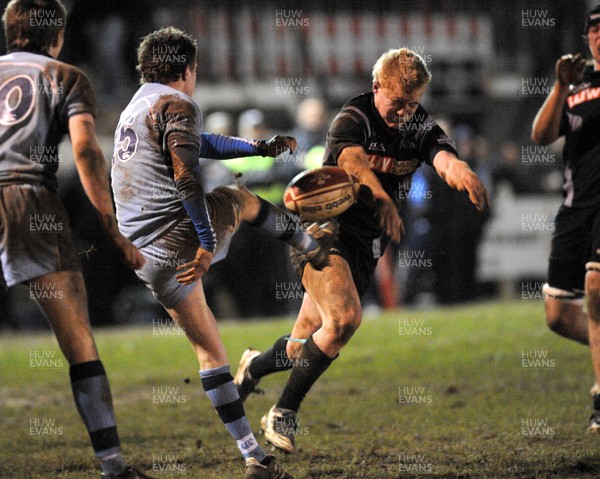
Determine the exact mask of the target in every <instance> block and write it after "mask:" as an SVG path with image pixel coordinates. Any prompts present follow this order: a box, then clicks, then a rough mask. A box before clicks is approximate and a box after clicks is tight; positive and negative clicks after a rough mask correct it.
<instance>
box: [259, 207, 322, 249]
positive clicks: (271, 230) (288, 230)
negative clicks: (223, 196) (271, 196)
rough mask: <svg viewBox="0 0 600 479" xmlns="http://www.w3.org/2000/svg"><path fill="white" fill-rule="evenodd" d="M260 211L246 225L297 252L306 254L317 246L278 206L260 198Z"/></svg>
mask: <svg viewBox="0 0 600 479" xmlns="http://www.w3.org/2000/svg"><path fill="white" fill-rule="evenodd" d="M258 199H259V201H260V210H259V212H258V216H257V217H256V218H255V219H254V221H249V222H248V224H249V225H250V226H253V227H255V228H260V229H262V230H264V231H266V232H267V233H268V234H269V235H271V236H274V237H275V238H277V239H280V240H281V241H285V242H286V243H288V244H289V245H291V246H293V247H294V248H296V249H297V250H299V251H301V252H303V253H306V252H307V251H312V250H313V249H315V248H316V247H318V246H319V244H318V243H317V241H316V240H315V239H314V238H313V237H312V236H310V235H309V234H308V233H307V232H306V231H304V230H303V229H302V228H300V226H299V225H298V223H296V222H295V221H294V219H293V218H292V217H291V216H290V214H289V213H286V212H285V211H284V210H282V209H281V208H279V206H276V205H274V204H273V203H269V202H268V201H266V200H264V199H263V198H261V197H260V196H259V197H258Z"/></svg>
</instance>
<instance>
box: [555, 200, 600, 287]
mask: <svg viewBox="0 0 600 479" xmlns="http://www.w3.org/2000/svg"><path fill="white" fill-rule="evenodd" d="M590 261H592V262H597V263H600V204H598V205H592V206H587V207H567V206H564V205H562V206H561V207H560V209H559V210H558V214H557V215H556V220H555V228H554V233H553V234H552V247H551V251H550V259H549V265H548V284H549V285H550V286H551V287H554V288H558V289H562V290H565V291H570V292H573V293H575V294H576V295H578V296H582V295H583V293H584V290H585V273H586V268H585V265H586V263H587V262H590Z"/></svg>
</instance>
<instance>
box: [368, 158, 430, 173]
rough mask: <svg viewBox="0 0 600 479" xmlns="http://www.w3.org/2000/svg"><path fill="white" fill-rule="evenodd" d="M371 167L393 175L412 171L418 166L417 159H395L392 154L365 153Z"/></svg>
mask: <svg viewBox="0 0 600 479" xmlns="http://www.w3.org/2000/svg"><path fill="white" fill-rule="evenodd" d="M367 157H368V159H369V165H371V169H372V170H375V171H380V172H381V173H391V174H393V175H407V174H409V173H412V172H413V171H415V170H416V169H417V167H418V166H419V160H417V159H416V158H413V159H411V160H397V159H396V158H394V157H393V156H381V155H374V154H371V155H367Z"/></svg>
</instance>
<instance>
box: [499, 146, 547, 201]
mask: <svg viewBox="0 0 600 479" xmlns="http://www.w3.org/2000/svg"><path fill="white" fill-rule="evenodd" d="M492 177H493V181H494V188H496V187H497V185H498V184H499V183H500V182H503V181H504V182H506V183H508V184H510V186H511V187H512V189H513V192H514V193H515V194H517V195H521V194H526V193H531V192H533V191H535V190H536V189H537V188H536V187H535V184H534V182H535V180H534V179H533V178H531V175H530V174H529V172H528V170H527V169H526V168H524V167H523V165H522V163H521V147H520V146H519V145H518V144H516V143H515V142H514V141H505V142H503V143H502V145H501V146H500V159H499V165H498V166H497V168H496V170H495V171H494V172H493V175H492Z"/></svg>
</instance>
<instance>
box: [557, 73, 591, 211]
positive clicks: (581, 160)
mask: <svg viewBox="0 0 600 479" xmlns="http://www.w3.org/2000/svg"><path fill="white" fill-rule="evenodd" d="M559 135H560V136H562V135H564V136H565V140H566V141H565V147H564V150H563V160H564V163H565V182H564V185H563V197H564V204H565V206H589V205H593V204H595V203H598V202H600V72H598V71H594V70H593V69H592V68H591V67H589V68H588V69H586V71H585V74H584V76H583V79H582V81H581V82H579V83H578V84H576V85H574V86H572V87H571V91H570V92H569V95H568V96H567V101H566V102H565V106H564V108H563V112H562V118H561V123H560V129H559Z"/></svg>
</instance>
